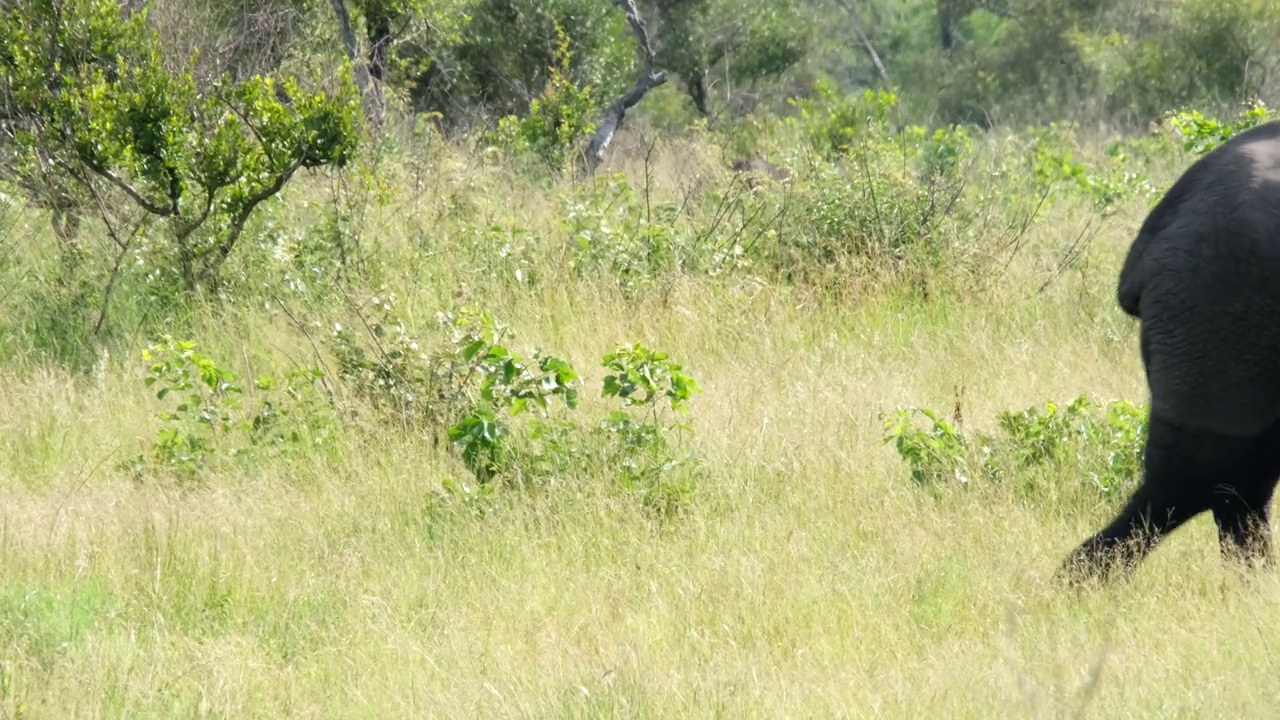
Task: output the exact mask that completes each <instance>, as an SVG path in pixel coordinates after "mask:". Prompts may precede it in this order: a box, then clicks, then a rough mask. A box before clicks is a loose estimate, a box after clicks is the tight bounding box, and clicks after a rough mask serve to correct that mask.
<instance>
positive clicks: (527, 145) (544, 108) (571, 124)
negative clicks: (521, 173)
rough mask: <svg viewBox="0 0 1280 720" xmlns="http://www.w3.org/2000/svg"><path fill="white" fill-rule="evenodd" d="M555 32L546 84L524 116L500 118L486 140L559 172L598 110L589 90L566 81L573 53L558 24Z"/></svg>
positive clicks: (577, 146)
mask: <svg viewBox="0 0 1280 720" xmlns="http://www.w3.org/2000/svg"><path fill="white" fill-rule="evenodd" d="M555 32H556V45H555V48H554V50H553V51H552V62H551V64H550V66H549V67H548V68H547V81H546V85H545V86H544V87H543V88H542V91H541V92H540V93H539V94H538V97H536V98H534V99H533V101H532V102H531V103H530V104H529V111H528V113H527V114H525V115H523V116H517V115H507V116H505V117H503V118H502V119H500V120H499V121H498V128H497V130H495V131H493V132H490V133H487V134H486V139H487V140H488V141H489V142H490V143H493V144H494V145H495V146H496V147H498V148H501V149H503V150H505V151H506V152H507V153H508V154H511V155H515V156H520V155H523V154H532V155H533V156H535V157H537V158H538V159H539V160H541V161H542V162H543V163H545V164H546V165H547V166H549V167H551V168H553V169H556V170H563V169H565V168H566V167H567V164H568V163H569V161H570V160H571V159H573V156H574V155H575V154H576V153H577V152H578V148H579V145H580V144H581V142H582V140H583V139H584V138H585V137H586V136H587V135H588V134H589V133H590V132H591V131H592V130H593V129H594V127H595V116H596V114H597V110H598V108H597V107H596V101H595V99H594V98H593V93H592V91H591V89H590V88H589V87H584V88H578V87H576V86H575V85H574V83H573V81H572V80H571V79H570V76H569V70H570V65H569V63H570V60H571V59H572V57H573V51H572V49H571V48H570V45H569V37H568V36H567V35H566V34H565V32H564V28H563V27H561V26H560V24H559V23H556V24H555Z"/></svg>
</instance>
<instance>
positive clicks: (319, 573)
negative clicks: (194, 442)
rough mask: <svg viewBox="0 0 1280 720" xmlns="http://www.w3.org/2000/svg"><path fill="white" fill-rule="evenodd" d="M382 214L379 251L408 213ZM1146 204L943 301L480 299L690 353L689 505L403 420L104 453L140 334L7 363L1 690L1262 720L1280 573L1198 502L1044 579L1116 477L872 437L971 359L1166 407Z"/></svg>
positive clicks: (257, 342)
mask: <svg viewBox="0 0 1280 720" xmlns="http://www.w3.org/2000/svg"><path fill="white" fill-rule="evenodd" d="M673 182H674V180H673ZM442 192H444V191H442ZM527 210H528V212H529V213H531V214H534V215H536V214H537V213H543V214H545V215H547V216H550V215H551V214H553V212H554V211H553V210H552V209H551V208H549V207H538V206H537V205H536V203H535V204H532V205H531V206H530V207H529V208H527ZM397 212H399V215H396V214H395V213H392V214H391V215H392V217H391V218H390V219H382V220H379V221H378V222H381V223H383V225H382V226H381V227H382V228H383V230H384V231H385V232H383V233H381V234H380V236H379V237H380V242H384V243H386V245H387V247H388V249H387V252H388V253H394V252H407V251H406V250H404V249H403V247H401V245H402V244H406V243H409V242H411V240H412V238H411V236H412V235H413V234H414V233H415V232H418V231H419V226H418V225H416V224H415V222H416V221H415V220H414V216H413V215H412V214H411V213H406V212H405V211H404V210H403V209H400V210H398V211H397ZM397 217H398V218H399V220H397V219H396V218H397ZM1132 222H1133V218H1126V220H1125V221H1124V222H1116V223H1114V225H1113V226H1111V227H1110V228H1109V229H1108V231H1107V232H1106V233H1104V235H1103V236H1101V237H1100V238H1099V240H1098V246H1097V249H1098V252H1097V253H1095V254H1094V255H1092V256H1091V257H1092V258H1093V262H1094V265H1093V266H1091V267H1090V268H1089V269H1088V271H1087V272H1085V273H1080V274H1068V275H1066V276H1064V278H1063V279H1062V280H1061V281H1060V282H1058V283H1057V284H1055V285H1054V286H1052V287H1051V288H1050V289H1049V290H1048V291H1047V292H1046V293H1044V294H1042V295H1037V294H1036V293H1035V292H1034V291H1033V290H1034V289H1025V288H1022V287H1021V285H1020V284H1019V283H1018V282H1017V281H1016V277H1015V278H1010V279H1006V280H1005V281H1003V284H1002V285H1001V289H999V290H997V291H996V292H994V293H993V294H991V295H987V296H982V297H980V298H975V299H973V300H971V301H960V300H950V301H948V300H942V301H938V302H936V303H933V304H931V305H927V306H922V305H918V304H911V303H895V302H891V301H887V300H868V301H866V302H863V303H861V304H850V305H847V306H843V307H837V306H830V305H828V306H825V307H817V306H815V305H813V304H811V303H807V302H806V301H804V300H802V299H799V298H798V296H797V295H796V294H794V293H791V292H788V291H785V290H782V289H776V288H767V287H764V288H761V287H755V288H752V287H750V286H747V285H742V286H735V285H734V282H733V281H732V280H721V281H710V280H686V281H681V282H678V283H676V284H675V285H674V286H673V287H672V288H671V289H670V292H668V293H662V294H657V293H655V294H650V295H644V296H642V297H641V298H639V299H636V300H633V301H623V300H621V299H620V298H619V297H617V296H615V295H613V294H611V293H608V292H604V291H600V290H597V289H592V288H591V287H587V286H584V287H580V288H578V287H572V286H567V285H565V284H562V283H561V284H548V285H545V286H543V287H540V288H537V289H535V290H527V291H526V290H520V291H512V292H511V293H510V294H509V295H505V296H501V297H491V298H486V299H488V300H492V303H491V305H492V307H493V308H494V309H495V312H497V313H498V314H499V315H500V316H502V317H503V318H504V319H505V320H506V321H507V322H509V323H510V324H511V325H512V326H513V327H514V328H516V330H517V331H518V332H519V333H520V335H519V339H518V341H517V345H518V346H520V347H532V346H533V345H537V344H542V345H544V346H546V347H548V348H550V349H554V351H556V352H557V353H558V354H561V355H563V356H565V357H567V358H568V359H570V360H571V361H572V362H573V363H574V364H575V365H576V366H577V367H578V368H579V369H580V370H582V371H583V374H584V377H585V380H586V382H587V388H588V392H587V393H586V394H587V395H588V397H586V398H585V399H584V404H585V405H587V406H588V407H598V406H599V404H600V401H599V400H598V399H597V398H595V397H594V396H595V393H597V392H598V388H599V380H600V376H601V371H600V370H599V368H598V367H596V365H597V364H598V361H599V360H598V359H599V357H600V356H601V355H602V354H603V353H604V352H606V351H607V350H609V349H611V348H612V347H613V346H615V345H616V344H618V343H622V342H628V341H632V340H643V341H644V342H646V343H647V344H651V345H653V346H657V347H661V348H663V349H667V350H669V351H670V352H671V353H672V354H673V356H674V357H675V358H677V359H679V360H681V361H682V362H684V363H685V366H686V368H687V370H688V371H689V372H690V373H692V374H693V375H694V376H695V377H696V378H697V379H698V380H699V382H700V383H701V385H702V387H703V388H704V392H703V393H702V394H701V395H699V396H697V398H696V399H695V401H694V404H693V413H692V419H693V423H694V426H695V427H696V443H697V447H698V449H699V451H700V452H701V453H702V455H703V457H704V458H705V459H706V461H707V464H708V467H709V468H710V470H709V472H708V474H707V476H706V477H705V478H704V480H703V482H702V484H701V485H700V487H699V489H698V492H697V494H696V496H695V498H694V500H693V502H692V503H691V504H690V505H689V507H688V508H687V511H686V512H685V513H684V514H682V515H679V516H677V517H676V518H675V519H674V520H672V521H670V522H667V523H658V522H656V521H655V520H654V519H653V518H652V517H651V516H650V515H648V514H646V513H645V512H644V511H643V509H642V508H641V507H640V506H639V504H638V503H636V502H634V500H633V499H631V498H628V497H625V496H622V495H619V494H618V493H616V492H608V491H606V488H607V487H608V486H609V482H610V480H611V478H609V477H606V476H600V477H590V476H588V477H576V478H574V479H573V480H572V482H566V483H564V484H562V485H558V486H555V487H552V488H549V489H544V490H541V491H537V492H530V493H522V492H519V491H511V492H500V493H499V494H498V496H497V498H496V499H495V500H494V503H493V506H492V508H491V509H490V510H489V511H488V512H486V513H475V512H472V511H470V510H469V509H467V508H466V507H464V506H463V505H462V504H461V503H458V502H456V501H442V500H441V498H440V490H439V488H440V482H441V480H442V479H443V478H444V477H446V476H453V477H460V476H461V474H463V473H465V471H464V470H462V469H461V467H460V465H459V464H458V462H457V460H456V459H455V458H453V457H452V456H450V455H447V454H445V453H442V452H440V451H437V450H436V449H434V448H432V447H431V446H430V445H429V444H428V443H426V442H425V441H424V440H423V439H422V438H420V437H416V436H413V435H397V434H395V433H388V432H365V433H352V434H351V437H350V438H348V439H347V440H346V441H344V443H343V444H342V454H341V455H340V456H339V457H336V458H333V459H328V460H326V459H320V458H317V459H314V460H307V459H303V460H295V461H290V462H283V463H275V464H270V463H263V464H260V465H254V466H252V467H251V468H250V469H248V470H244V471H237V472H235V473H230V474H228V475H227V476H225V477H213V478H208V479H207V482H206V484H205V485H204V486H201V487H198V488H188V489H181V488H176V487H173V486H171V485H167V484H164V483H143V484H135V483H134V482H132V481H131V480H129V479H127V478H126V477H125V475H124V474H122V473H121V472H120V471H118V470H116V469H114V462H115V460H116V459H118V458H119V456H121V455H122V454H128V453H133V452H137V451H138V448H139V444H140V443H141V442H142V441H143V440H145V439H146V438H147V437H148V434H149V433H150V432H152V428H153V424H152V420H151V419H150V413H151V412H152V411H153V410H154V407H153V405H152V404H151V403H150V402H149V399H148V396H147V394H146V393H145V391H144V389H143V388H142V387H141V384H140V382H139V375H138V369H137V367H136V363H135V362H134V360H133V358H132V357H123V358H121V357H116V358H112V359H111V360H110V361H109V362H108V364H107V365H106V366H105V368H104V370H103V371H102V372H100V373H96V374H95V373H90V374H89V375H87V376H73V375H71V374H69V373H66V372H64V371H61V370H57V369H52V368H48V367H38V368H35V369H30V368H27V369H23V370H20V371H19V370H12V371H6V372H5V373H4V374H3V375H0V408H3V410H2V411H0V435H2V436H3V437H4V438H5V446H6V447H7V450H6V452H5V453H4V455H3V456H2V457H0V558H3V560H2V561H0V562H3V572H2V573H0V717H28V718H30V717H194V716H211V717H237V718H243V717H378V718H386V717H517V716H518V717H559V716H571V717H615V716H622V717H655V718H657V717H661V718H669V717H707V716H717V717H830V716H839V717H894V718H899V717H901V718H915V717H939V718H959V717H974V718H991V717H1017V718H1022V717H1068V716H1069V717H1076V716H1094V717H1196V718H1207V717H1224V718H1226V717H1230V718H1240V717H1270V716H1272V715H1273V714H1274V711H1273V710H1272V709H1271V706H1272V703H1273V701H1274V698H1275V697H1277V696H1280V673H1278V672H1277V669H1278V668H1277V665H1278V664H1280V661H1277V660H1275V659H1273V653H1272V651H1271V648H1272V647H1273V646H1274V645H1275V643H1276V642H1277V641H1280V624H1278V623H1275V622H1273V621H1272V620H1271V617H1270V610H1271V606H1272V605H1273V604H1274V599H1275V598H1276V597H1277V595H1278V594H1280V581H1278V580H1277V578H1276V577H1275V576H1273V575H1263V576H1260V577H1257V578H1255V579H1253V580H1251V581H1247V582H1244V581H1241V580H1239V579H1237V578H1235V577H1234V576H1232V575H1231V574H1230V573H1229V572H1228V571H1227V570H1226V569H1224V568H1223V567H1222V565H1221V564H1220V562H1219V559H1218V550H1217V544H1216V538H1215V536H1214V534H1213V531H1212V527H1211V522H1209V521H1208V520H1207V519H1206V518H1201V519H1199V520H1197V521H1196V522H1193V523H1192V524H1191V525H1189V526H1188V527H1187V528H1185V529H1183V530H1181V531H1179V533H1178V534H1177V535H1175V536H1174V537H1173V538H1171V539H1170V540H1169V541H1168V542H1167V543H1166V544H1165V545H1164V546H1163V547H1162V548H1161V549H1160V550H1159V551H1158V552H1157V553H1156V554H1155V555H1153V556H1152V557H1151V558H1150V560H1149V561H1148V562H1147V563H1146V564H1145V565H1144V566H1143V567H1142V569H1141V571H1140V572H1139V574H1138V575H1137V576H1136V577H1135V579H1134V580H1133V581H1132V582H1129V583H1125V584H1121V585H1119V586H1117V587H1115V588H1113V589H1110V590H1108V591H1099V592H1094V593H1088V594H1085V595H1083V596H1080V597H1077V596H1073V595H1070V594H1067V593H1064V592H1063V591H1062V590H1061V589H1060V588H1058V587H1056V586H1055V585H1054V584H1053V583H1051V582H1050V580H1049V578H1050V575H1051V573H1052V572H1053V570H1054V569H1055V566H1056V564H1057V563H1058V561H1059V560H1060V558H1061V557H1062V556H1063V555H1064V554H1065V553H1066V552H1067V551H1068V550H1069V549H1070V548H1071V547H1072V546H1073V545H1074V544H1075V543H1077V542H1078V541H1079V540H1081V539H1082V538H1083V537H1084V536H1085V534H1087V533H1088V532H1090V531H1091V530H1093V529H1094V528H1095V526H1096V525H1097V524H1098V523H1100V522H1101V521H1102V520H1104V519H1105V516H1106V512H1107V510H1106V508H1104V507H1101V506H1100V507H1098V508H1095V509H1093V510H1092V511H1089V510H1087V509H1086V510H1084V511H1082V512H1080V513H1078V514H1074V515H1073V514H1069V513H1068V514H1062V513H1053V512H1049V511H1046V510H1045V509H1044V508H1038V507H1035V506H1033V505H1028V504H1026V503H1023V502H1019V501H1018V500H1016V499H1015V498H1013V497H1009V496H1005V495H1002V494H1000V493H999V492H991V491H982V490H975V491H972V492H968V493H947V494H945V495H944V497H943V498H941V499H936V498H933V497H930V496H928V495H926V494H925V493H922V492H920V491H919V490H918V489H917V488H916V487H914V486H913V485H912V484H911V482H910V480H909V477H908V474H907V470H906V468H905V466H904V465H902V464H901V462H900V461H899V460H898V458H897V457H896V456H895V455H894V454H893V451H892V449H891V448H888V447H885V446H884V445H882V444H881V442H880V433H881V427H880V422H879V420H878V413H880V412H882V411H887V410H891V409H893V408H894V407H897V406H904V405H926V406H930V407H935V408H940V409H950V407H951V404H952V403H953V401H954V395H953V393H954V390H955V388H957V387H959V386H963V388H964V413H965V416H966V421H967V422H968V423H970V424H972V425H976V426H979V427H990V425H991V423H992V419H993V418H994V416H995V413H996V412H997V411H999V410H1003V409H1011V408H1023V407H1027V406H1030V405H1033V404H1038V403H1042V402H1044V401H1045V400H1049V399H1055V400H1069V399H1071V398H1073V397H1075V396H1077V395H1079V394H1081V393H1088V394H1090V395H1091V396H1094V397H1098V398H1127V399H1131V400H1135V401H1141V400H1143V399H1144V394H1145V389H1144V386H1143V384H1142V374H1141V367H1140V364H1139V363H1138V359H1137V350H1136V341H1135V338H1136V335H1135V327H1134V325H1133V323H1131V322H1129V321H1128V320H1127V319H1125V318H1123V317H1122V316H1121V315H1120V313H1119V311H1118V310H1117V309H1115V308H1114V302H1113V300H1112V299H1111V283H1112V278H1113V277H1114V273H1115V267H1116V262H1117V259H1118V253H1119V252H1120V251H1121V250H1123V248H1124V247H1125V245H1126V244H1127V241H1128V232H1129V231H1130V229H1131V226H1132ZM397 223H399V224H397ZM1042 232H1045V233H1050V235H1048V236H1046V237H1044V238H1041V240H1042V241H1043V242H1045V243H1047V244H1049V245H1052V244H1053V243H1055V242H1059V241H1061V238H1059V237H1056V236H1052V235H1051V234H1052V233H1053V232H1058V231H1055V230H1053V229H1045V230H1043V231H1042ZM1060 232H1062V233H1068V232H1071V228H1066V229H1061V230H1060ZM397 248H399V249H397ZM446 264H447V263H441V266H442V267H443V266H444V265H446ZM403 272H404V274H403V275H397V276H395V277H393V278H391V284H393V285H395V286H396V287H397V290H398V292H399V293H400V295H401V304H402V306H403V307H406V308H408V309H409V310H408V312H411V313H416V314H418V315H419V316H420V317H428V316H429V313H431V312H432V311H434V309H436V307H437V302H438V300H439V298H440V297H441V296H443V295H445V294H447V293H448V292H449V291H450V290H449V289H448V288H442V287H441V286H439V285H438V284H431V283H429V282H418V281H415V276H414V275H413V274H412V273H413V269H412V268H408V267H407V266H406V268H404V269H403ZM442 272H443V270H442ZM1019 272H1024V273H1026V274H1027V275H1028V276H1030V275H1034V274H1035V273H1036V272H1039V269H1038V268H1034V267H1030V268H1022V269H1021V270H1019ZM201 332H202V335H201V337H202V339H203V340H204V341H205V342H206V343H208V344H209V345H211V346H214V347H216V348H217V349H218V350H219V351H220V352H222V353H223V355H224V356H225V357H229V358H249V357H250V356H253V357H254V358H259V357H261V356H263V354H264V353H265V354H266V355H268V356H269V355H271V353H272V352H275V351H273V350H264V349H263V343H262V339H263V338H267V339H269V340H270V342H269V343H268V344H269V345H270V346H271V347H275V348H277V350H276V351H278V350H279V348H295V349H296V348H302V347H303V345H302V343H303V341H301V340H299V339H297V338H291V337H289V336H288V329H287V327H284V326H280V325H279V324H278V323H277V322H276V321H272V320H268V319H265V318H264V317H257V316H254V315H253V314H252V313H248V314H247V315H246V316H244V317H237V318H236V319H235V321H234V322H230V321H227V320H226V319H212V320H211V321H210V322H209V323H208V324H207V325H206V326H205V327H204V328H203V330H202V331H201ZM295 346H296V347H295ZM236 362H239V361H236ZM246 362H247V361H246ZM255 362H256V360H255ZM237 367H239V365H237ZM241 369H242V370H243V368H241ZM113 453H114V454H113Z"/></svg>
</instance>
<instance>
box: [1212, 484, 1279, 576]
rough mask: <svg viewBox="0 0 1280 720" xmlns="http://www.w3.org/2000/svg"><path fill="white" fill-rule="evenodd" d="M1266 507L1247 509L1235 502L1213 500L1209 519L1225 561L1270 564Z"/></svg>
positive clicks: (1268, 519) (1269, 524)
mask: <svg viewBox="0 0 1280 720" xmlns="http://www.w3.org/2000/svg"><path fill="white" fill-rule="evenodd" d="M1268 510H1269V508H1267V507H1266V506H1263V507H1260V508H1259V507H1251V506H1249V505H1248V504H1247V503H1245V502H1244V501H1242V500H1239V499H1232V500H1219V499H1218V498H1217V497H1215V498H1214V501H1213V520H1214V522H1216V523H1217V524H1218V542H1219V545H1220V546H1221V548H1222V556H1223V558H1224V559H1226V560H1228V561H1243V562H1245V563H1249V564H1252V563H1254V562H1259V561H1260V562H1261V563H1262V564H1264V565H1269V564H1271V518H1270V513H1269V512H1268Z"/></svg>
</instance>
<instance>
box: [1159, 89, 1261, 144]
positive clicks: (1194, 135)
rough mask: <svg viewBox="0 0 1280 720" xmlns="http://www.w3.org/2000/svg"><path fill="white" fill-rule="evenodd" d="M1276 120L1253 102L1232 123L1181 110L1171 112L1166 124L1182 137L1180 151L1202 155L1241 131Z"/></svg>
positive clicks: (1258, 104) (1257, 102) (1256, 102)
mask: <svg viewBox="0 0 1280 720" xmlns="http://www.w3.org/2000/svg"><path fill="white" fill-rule="evenodd" d="M1276 117H1277V116H1276V114H1275V113H1273V112H1271V110H1270V109H1269V108H1268V107H1267V106H1266V105H1265V104H1264V103H1262V102H1261V101H1255V102H1253V103H1250V105H1249V107H1248V108H1246V109H1245V110H1244V112H1242V113H1240V115H1239V117H1238V118H1237V119H1236V120H1235V121H1222V120H1217V119H1214V118H1211V117H1206V116H1205V115H1204V114H1203V113H1201V112H1200V111H1198V110H1182V111H1180V112H1176V113H1171V114H1170V115H1169V117H1168V118H1167V120H1166V122H1167V124H1168V125H1169V126H1170V127H1171V128H1172V130H1173V131H1174V132H1175V133H1177V135H1178V136H1180V137H1181V138H1182V148H1183V149H1184V150H1186V151H1187V152H1189V153H1192V154H1195V155H1204V154H1205V153H1207V152H1209V151H1210V150H1213V149H1214V148H1216V147H1218V146H1219V145H1221V144H1222V143H1224V142H1226V141H1227V140H1230V139H1231V138H1233V137H1235V136H1236V135H1238V134H1240V133H1242V132H1244V131H1245V130H1248V129H1249V128H1251V127H1255V126H1257V125H1260V124H1262V123H1264V122H1267V121H1268V120H1274V119H1276Z"/></svg>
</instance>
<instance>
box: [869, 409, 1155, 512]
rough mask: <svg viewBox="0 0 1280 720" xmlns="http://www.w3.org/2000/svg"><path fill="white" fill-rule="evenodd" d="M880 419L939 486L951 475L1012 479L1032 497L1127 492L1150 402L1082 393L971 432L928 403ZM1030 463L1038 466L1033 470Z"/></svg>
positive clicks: (916, 471) (922, 474)
mask: <svg viewBox="0 0 1280 720" xmlns="http://www.w3.org/2000/svg"><path fill="white" fill-rule="evenodd" d="M917 416H923V417H924V418H925V419H926V420H928V427H927V428H926V427H920V426H919V425H917V424H916V422H915V419H916V417H917ZM883 422H884V429H885V432H884V441H885V442H886V443H890V442H891V443H893V445H894V448H895V449H896V450H897V452H898V455H899V456H900V457H901V458H902V459H903V461H904V462H906V463H907V466H908V467H909V468H910V469H911V477H912V480H914V481H915V482H916V483H917V484H919V485H921V486H924V487H928V488H931V489H934V490H938V489H941V488H942V487H943V486H945V485H946V484H948V483H958V484H960V485H968V484H971V483H972V482H974V481H981V482H986V483H993V484H1001V483H1009V482H1013V483H1014V487H1016V488H1018V489H1019V491H1020V492H1022V493H1023V494H1025V495H1026V496H1028V497H1031V498H1038V497H1039V498H1043V497H1046V496H1058V495H1059V493H1058V492H1057V490H1058V489H1060V488H1068V489H1070V490H1072V492H1071V493H1068V494H1080V491H1082V490H1087V489H1088V488H1092V489H1094V490H1096V491H1098V492H1101V493H1103V494H1105V495H1107V496H1110V497H1115V496H1118V495H1124V494H1125V492H1127V491H1128V490H1130V489H1132V488H1133V487H1134V486H1135V485H1136V483H1137V480H1138V479H1139V478H1140V476H1141V472H1142V448H1143V447H1144V444H1145V442H1146V428H1147V416H1146V411H1145V409H1143V408H1140V407H1138V406H1135V405H1133V404H1132V403H1129V402H1126V401H1116V402H1110V403H1107V404H1105V405H1103V406H1098V405H1097V404H1095V403H1094V402H1092V401H1091V400H1089V398H1088V397H1087V396H1084V395H1082V396H1080V397H1078V398H1076V399H1075V400H1074V401H1072V402H1071V403H1070V404H1068V405H1066V406H1065V407H1063V406H1059V405H1058V404H1056V403H1053V402H1050V403H1046V404H1045V405H1044V407H1043V408H1036V407H1032V408H1028V409H1026V410H1022V411H1016V412H1015V411H1007V412H1002V413H1000V414H999V416H998V418H997V424H998V427H999V433H998V434H997V435H995V436H991V435H986V434H982V433H979V434H977V435H974V436H969V435H966V434H965V433H964V432H963V431H962V430H961V429H960V428H959V427H957V426H956V425H955V424H952V423H949V422H947V421H946V420H945V419H943V418H941V417H940V416H939V415H938V414H937V413H936V412H934V411H932V410H929V409H928V408H906V409H899V410H896V411H894V412H892V413H889V414H888V415H886V416H885V417H884V418H883ZM1033 470H1039V471H1041V472H1039V473H1033V474H1028V473H1031V471H1033ZM1090 494H1091V493H1088V492H1085V493H1084V495H1085V496H1088V495H1090Z"/></svg>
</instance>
